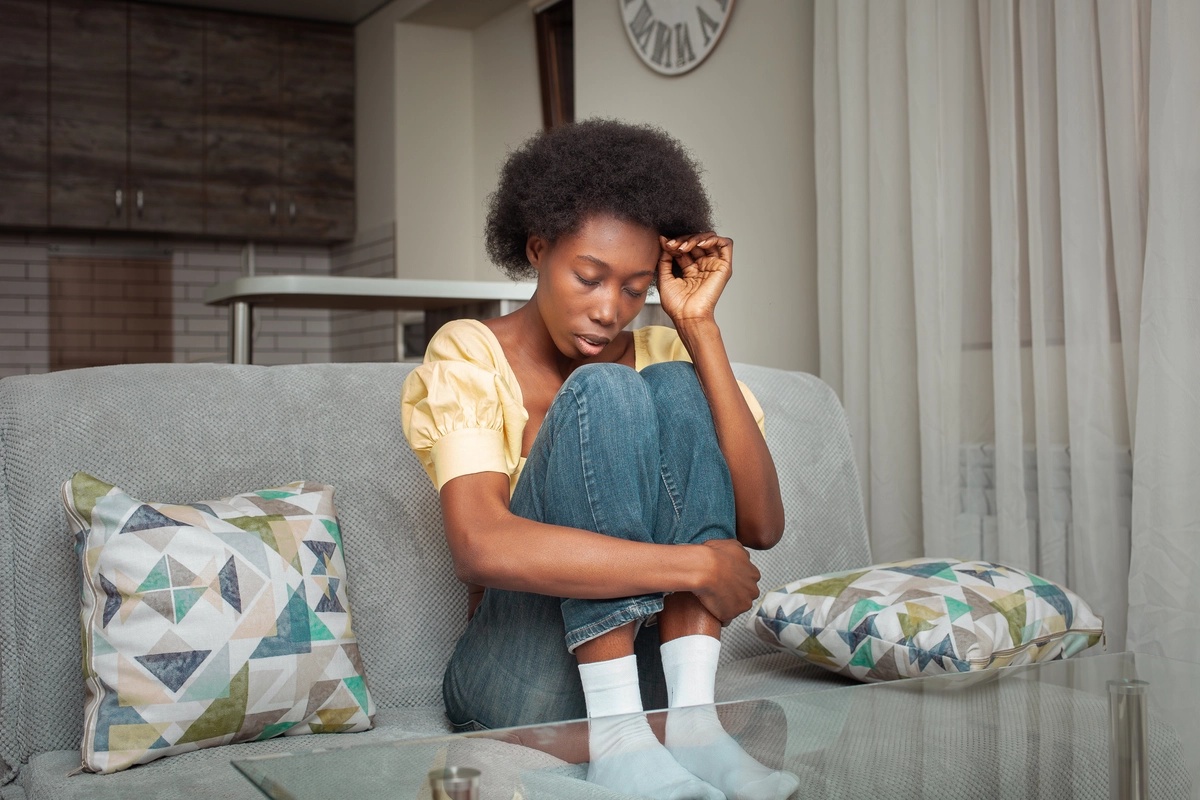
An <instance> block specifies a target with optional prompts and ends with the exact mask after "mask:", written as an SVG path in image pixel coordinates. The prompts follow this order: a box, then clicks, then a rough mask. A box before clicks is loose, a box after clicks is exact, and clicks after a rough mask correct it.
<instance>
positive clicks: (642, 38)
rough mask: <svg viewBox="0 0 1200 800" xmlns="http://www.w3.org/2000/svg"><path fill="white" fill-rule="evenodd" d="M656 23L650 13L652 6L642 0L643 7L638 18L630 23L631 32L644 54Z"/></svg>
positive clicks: (639, 10) (638, 12) (638, 13)
mask: <svg viewBox="0 0 1200 800" xmlns="http://www.w3.org/2000/svg"><path fill="white" fill-rule="evenodd" d="M654 23H655V19H654V14H653V12H651V11H650V4H649V3H648V2H646V0H642V6H641V8H639V9H638V11H637V16H635V17H634V18H633V22H631V23H629V32H630V33H632V34H633V38H634V40H635V41H636V42H637V43H638V48H639V49H640V50H641V51H642V52H643V53H644V52H646V47H647V46H648V45H649V44H650V34H651V33H652V32H653V31H654ZM660 24H661V23H660Z"/></svg>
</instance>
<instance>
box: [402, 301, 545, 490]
mask: <svg viewBox="0 0 1200 800" xmlns="http://www.w3.org/2000/svg"><path fill="white" fill-rule="evenodd" d="M498 349H499V343H498V342H496V341H495V338H494V337H493V336H492V335H491V333H490V331H487V329H486V328H485V327H484V326H483V325H482V324H480V323H478V322H475V321H473V320H457V321H455V322H451V323H448V324H447V325H445V326H443V327H442V328H441V329H440V330H439V331H438V332H437V333H436V334H434V337H433V339H431V340H430V342H429V348H428V350H427V351H426V353H425V361H424V363H423V364H421V366H419V367H417V368H416V369H414V370H413V371H412V372H410V373H409V375H408V377H407V378H406V379H405V381H404V388H403V391H402V396H401V403H400V415H401V424H402V426H403V429H404V436H405V438H407V439H408V443H409V445H410V446H411V447H412V449H413V452H414V453H416V455H417V458H418V460H419V461H420V462H421V466H423V467H424V468H425V471H426V473H428V475H429V478H430V480H432V481H433V485H434V486H435V487H436V488H437V489H438V490H439V491H441V488H442V487H443V486H444V485H445V484H446V482H447V481H449V480H451V479H452V478H457V477H459V476H461V475H470V474H474V473H478V472H500V473H503V474H505V475H508V476H509V478H510V480H511V478H512V476H513V475H514V474H515V473H516V471H517V468H518V463H519V460H520V454H521V436H522V434H523V433H524V429H525V422H526V420H527V419H528V415H527V414H526V412H525V408H524V405H523V404H522V401H521V397H520V394H519V392H520V389H519V385H518V384H517V382H516V377H515V376H514V375H513V373H512V370H511V368H510V367H509V366H508V362H507V361H506V360H505V359H504V356H503V353H501V352H499V351H498Z"/></svg>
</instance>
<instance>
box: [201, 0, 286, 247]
mask: <svg viewBox="0 0 1200 800" xmlns="http://www.w3.org/2000/svg"><path fill="white" fill-rule="evenodd" d="M279 25H280V23H279V21H278V20H269V19H262V18H256V17H242V16H238V15H234V14H223V13H219V12H213V13H212V14H210V15H209V16H208V18H207V21H206V24H205V65H204V71H205V121H206V132H205V171H204V180H205V193H206V195H207V201H206V211H205V219H206V230H207V232H208V233H211V234H216V235H221V236H239V237H245V238H265V237H269V236H270V235H271V233H272V232H273V231H274V230H276V229H277V227H278V221H279V217H280V203H281V200H280V197H279V165H280V153H281V140H280V128H279Z"/></svg>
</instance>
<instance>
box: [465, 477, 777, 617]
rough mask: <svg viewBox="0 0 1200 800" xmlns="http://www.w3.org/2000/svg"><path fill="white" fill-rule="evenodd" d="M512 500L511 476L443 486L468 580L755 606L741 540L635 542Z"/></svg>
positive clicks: (567, 593) (754, 576) (723, 609)
mask: <svg viewBox="0 0 1200 800" xmlns="http://www.w3.org/2000/svg"><path fill="white" fill-rule="evenodd" d="M489 477H494V480H491V481H489ZM459 481H463V483H459V484H458V485H456V482H459ZM491 483H494V484H495V486H491V485H490V484H491ZM501 493H502V494H501ZM506 500H507V479H506V478H505V477H504V476H502V475H499V474H498V473H485V474H484V475H482V476H463V478H456V479H455V480H454V481H451V482H450V483H448V484H446V486H444V487H443V488H442V510H443V519H444V522H445V528H446V537H447V541H448V542H449V545H450V553H451V556H452V558H453V560H454V567H455V573H456V575H457V576H458V578H459V579H460V580H462V581H464V582H466V583H473V584H478V585H482V586H487V587H492V588H498V589H508V590H512V591H524V592H534V593H537V594H546V595H551V596H555V597H573V598H580V599H606V598H614V597H630V596H636V595H641V594H650V593H656V592H679V591H687V592H693V593H695V594H696V595H697V596H699V597H700V598H701V600H702V602H704V604H705V606H706V607H708V608H709V609H710V610H711V611H712V612H713V614H714V616H717V617H718V618H720V619H722V620H728V619H732V618H733V617H734V616H736V615H737V614H739V613H741V612H742V611H744V610H746V608H749V606H750V604H751V603H753V601H754V599H755V598H756V596H757V581H758V577H759V575H758V570H757V569H756V568H755V567H754V566H753V564H751V563H750V560H749V558H748V557H747V556H746V555H745V552H744V551H743V550H742V548H741V546H740V545H738V544H737V543H736V542H733V541H716V542H707V543H705V544H702V545H659V544H649V543H645V542H633V541H628V540H625V539H619V538H616V537H613V536H605V535H603V534H599V533H593V532H591V531H584V530H579V529H577V528H567V527H562V526H558V525H549V524H546V523H541V522H535V521H532V520H528V519H524V518H522V517H519V516H517V515H515V514H513V513H512V512H511V511H509V510H508V508H507V503H506V502H505V501H506Z"/></svg>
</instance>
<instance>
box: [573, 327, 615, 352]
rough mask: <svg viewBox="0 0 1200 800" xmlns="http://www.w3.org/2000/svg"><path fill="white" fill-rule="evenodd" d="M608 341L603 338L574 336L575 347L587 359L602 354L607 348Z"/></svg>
mask: <svg viewBox="0 0 1200 800" xmlns="http://www.w3.org/2000/svg"><path fill="white" fill-rule="evenodd" d="M609 341H610V340H609V339H606V338H605V337H603V336H584V335H582V334H578V333H577V334H575V346H576V347H578V348H579V352H581V353H583V355H584V356H586V357H587V358H594V357H596V356H598V355H600V353H602V352H604V348H605V347H606V346H608V343H609Z"/></svg>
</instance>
